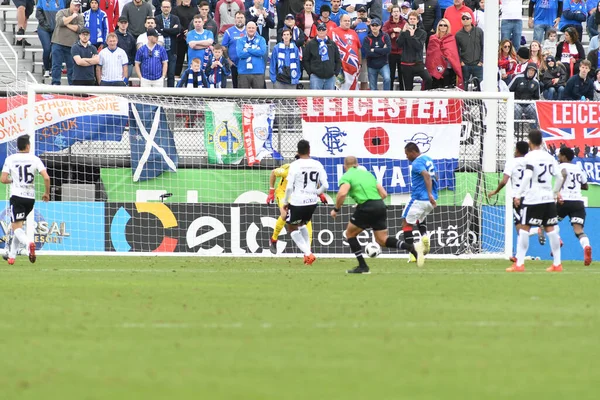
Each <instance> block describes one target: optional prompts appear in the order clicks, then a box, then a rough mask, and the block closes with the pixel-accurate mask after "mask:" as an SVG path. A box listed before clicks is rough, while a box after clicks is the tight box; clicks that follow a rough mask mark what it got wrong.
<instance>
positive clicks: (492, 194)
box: [488, 174, 510, 197]
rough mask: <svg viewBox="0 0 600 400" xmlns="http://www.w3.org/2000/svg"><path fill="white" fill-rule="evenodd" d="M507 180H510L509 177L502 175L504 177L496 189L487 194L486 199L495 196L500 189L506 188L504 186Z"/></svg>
mask: <svg viewBox="0 0 600 400" xmlns="http://www.w3.org/2000/svg"><path fill="white" fill-rule="evenodd" d="M509 179H510V176H509V175H506V174H504V176H503V177H502V180H501V181H500V182H498V187H497V188H496V189H495V190H492V191H491V192H489V193H488V197H492V196H495V195H497V194H498V193H500V191H501V190H502V188H504V186H506V184H507V183H508V180H509Z"/></svg>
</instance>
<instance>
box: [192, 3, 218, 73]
mask: <svg viewBox="0 0 600 400" xmlns="http://www.w3.org/2000/svg"><path fill="white" fill-rule="evenodd" d="M187 43H188V57H187V59H188V60H189V61H191V60H193V59H194V58H198V59H200V61H203V60H204V52H205V51H206V49H208V48H209V47H210V46H212V44H213V43H214V38H213V35H212V32H211V31H207V30H206V29H204V21H203V20H202V17H201V16H200V14H197V15H196V16H195V17H194V30H193V31H189V32H188V34H187ZM189 66H190V67H191V65H189ZM200 68H201V69H204V65H201V66H200Z"/></svg>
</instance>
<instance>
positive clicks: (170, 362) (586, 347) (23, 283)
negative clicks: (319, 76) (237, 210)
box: [0, 256, 600, 400]
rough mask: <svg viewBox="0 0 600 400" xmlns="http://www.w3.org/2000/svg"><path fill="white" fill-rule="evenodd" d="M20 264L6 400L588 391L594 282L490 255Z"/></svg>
mask: <svg viewBox="0 0 600 400" xmlns="http://www.w3.org/2000/svg"><path fill="white" fill-rule="evenodd" d="M354 265H355V261H354V260H351V259H344V260H339V259H318V260H317V262H316V263H315V264H314V265H313V266H312V267H305V266H304V265H302V261H301V259H299V258H297V259H287V258H284V259H270V258H269V259H267V258H265V259H252V258H242V259H240V258H238V259H233V258H218V259H216V258H201V257H188V258H175V257H165V258H157V257H85V258H84V257H57V256H54V257H49V256H46V257H44V256H41V257H39V258H38V262H37V263H36V264H33V265H32V264H29V263H28V261H27V258H26V257H19V258H18V259H17V264H16V265H14V266H8V265H6V264H5V265H3V266H2V267H1V268H0V296H1V297H0V348H1V349H2V350H1V352H0V368H1V372H2V373H1V374H0V398H2V399H45V400H47V399H61V400H64V399H210V400H215V399H257V400H265V399H303V400H304V399H340V400H349V399H374V400H375V399H376V400H381V399H436V400H437V399H461V400H462V399H511V400H512V399H544V400H548V399H578V400H582V399H597V398H598V396H599V395H598V388H599V387H600V368H598V365H599V362H600V339H599V336H600V333H599V328H600V311H599V310H600V308H599V304H600V273H599V271H598V269H597V268H596V267H595V266H594V265H592V266H591V267H583V265H581V264H579V263H570V262H566V263H564V264H563V266H564V267H565V272H563V273H560V274H550V273H546V272H545V268H546V267H547V266H548V265H547V263H546V262H542V261H531V262H527V263H526V268H527V272H526V273H523V274H508V273H505V272H504V268H505V267H507V266H508V265H509V263H508V262H503V261H487V260H482V261H479V260H469V261H458V260H452V261H442V260H429V261H428V262H427V263H426V265H425V267H424V268H422V269H418V268H417V267H416V266H414V265H407V264H406V263H405V261H404V260H390V259H375V260H370V265H371V268H372V271H373V273H372V274H371V275H361V276H354V275H352V276H351V275H347V274H345V273H344V272H345V270H346V269H348V268H351V267H354Z"/></svg>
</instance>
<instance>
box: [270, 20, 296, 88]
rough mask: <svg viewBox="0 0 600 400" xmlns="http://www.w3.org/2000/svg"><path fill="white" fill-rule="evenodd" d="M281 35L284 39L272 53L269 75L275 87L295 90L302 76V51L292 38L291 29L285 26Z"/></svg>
mask: <svg viewBox="0 0 600 400" xmlns="http://www.w3.org/2000/svg"><path fill="white" fill-rule="evenodd" d="M295 28H297V27H295ZM281 37H282V41H281V42H279V43H277V45H275V47H274V48H273V52H272V53H271V62H270V63H269V77H270V78H271V83H273V88H274V89H287V90H295V89H296V86H297V85H298V83H300V77H301V76H302V68H301V66H300V51H299V50H298V47H296V44H295V43H294V41H293V40H292V30H291V29H289V28H283V32H282V33H281Z"/></svg>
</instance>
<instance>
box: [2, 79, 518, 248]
mask: <svg viewBox="0 0 600 400" xmlns="http://www.w3.org/2000/svg"><path fill="white" fill-rule="evenodd" d="M512 96H513V95H512V94H511V93H479V92H460V91H428V92H417V91H414V92H377V91H364V92H363V91H357V92H345V91H335V92H324V91H311V90H302V91H285V90H279V91H275V90H264V91H260V90H244V89H239V90H238V89H222V90H211V89H175V88H161V89H156V88H113V87H76V86H71V87H64V86H46V85H30V86H28V88H27V96H22V98H23V101H21V102H20V103H19V102H15V101H13V103H16V104H17V106H15V108H13V110H11V111H12V112H13V114H15V115H22V114H23V113H25V115H26V118H25V121H27V124H22V125H23V126H22V129H23V132H22V133H25V132H35V134H34V135H35V138H36V140H35V141H32V147H33V146H35V149H32V151H36V154H39V155H40V157H41V158H42V160H43V161H44V162H45V163H46V165H47V166H48V170H49V173H50V175H51V178H52V193H51V202H50V203H47V204H44V203H42V202H41V201H39V200H38V201H37V202H36V212H35V213H32V214H34V215H32V218H33V221H29V222H28V224H27V226H28V234H30V235H31V236H32V237H34V238H35V240H36V242H37V246H38V249H39V250H40V251H41V253H42V254H44V253H46V254H121V255H125V254H155V255H186V254H187V255H193V254H199V255H229V256H271V253H270V252H269V249H268V247H269V237H270V236H271V233H272V230H273V228H274V227H275V222H276V219H277V216H278V214H279V212H278V209H277V207H276V206H275V205H267V204H265V201H266V197H267V194H268V191H269V177H270V174H271V171H272V170H273V169H274V168H276V167H279V166H280V165H282V164H285V163H289V162H291V161H293V158H294V155H295V152H296V145H297V142H298V141H299V140H300V139H302V138H304V139H307V140H309V141H310V143H311V156H312V157H313V158H316V159H318V160H319V161H321V162H322V163H323V164H324V166H325V167H326V170H327V173H328V180H329V182H330V191H329V192H328V193H327V196H328V198H329V199H330V201H331V200H332V199H334V198H335V194H336V190H337V182H338V180H339V178H340V176H341V174H343V167H342V163H343V158H344V157H346V156H348V155H354V156H356V157H358V159H359V163H360V164H361V166H363V167H365V168H366V169H367V170H369V171H370V172H372V173H373V174H374V175H375V176H376V178H377V179H378V181H379V182H381V183H382V184H383V186H384V187H385V188H386V190H387V191H388V193H389V196H388V198H387V199H386V203H387V204H388V224H389V231H390V234H393V235H396V236H400V235H401V234H402V233H401V214H402V210H403V208H404V205H405V204H406V202H407V200H408V199H409V197H410V165H409V162H408V160H406V157H405V155H404V145H405V144H406V143H407V142H409V141H414V142H415V143H417V145H419V147H420V149H421V151H422V152H423V153H425V154H428V155H429V156H431V157H432V159H433V160H434V163H435V164H436V167H437V171H438V182H439V185H440V194H439V200H438V207H437V208H436V209H435V210H434V212H433V214H432V215H430V216H429V217H428V219H427V220H426V221H425V223H426V226H427V228H428V235H429V236H430V238H431V244H432V251H431V257H456V256H462V257H506V256H508V255H510V253H511V252H512V235H513V230H512V211H511V202H510V201H509V200H510V197H509V196H510V194H509V193H508V192H505V193H504V194H503V195H501V196H497V197H495V198H492V199H488V198H487V192H489V191H490V190H493V189H494V188H495V187H496V185H497V183H498V181H499V180H501V179H502V170H503V168H504V164H505V162H506V160H507V159H508V158H509V157H511V156H512V148H513V146H514V132H513V123H512V120H513V97H512ZM19 113H21V114H19ZM21 123H22V121H21ZM490 135H491V136H492V137H491V138H490V137H489V136H490ZM14 138H16V136H14ZM33 142H35V143H33ZM3 145H4V144H3ZM7 148H8V149H7V152H10V145H8V146H7ZM38 197H41V196H38ZM4 200H5V201H6V200H7V199H4ZM330 208H331V207H330V206H322V205H320V206H319V207H318V208H317V212H316V213H315V216H314V219H313V233H312V243H313V251H314V252H315V253H316V254H318V255H321V256H325V257H329V256H331V257H338V256H339V257H345V256H349V255H350V251H349V247H348V245H347V243H346V241H345V239H344V230H345V226H346V224H347V222H348V220H349V216H350V215H351V212H352V204H351V202H350V201H347V202H346V205H345V206H344V209H343V210H342V213H341V214H342V215H341V218H337V219H336V220H332V219H331V218H330V217H329V210H330ZM3 228H5V226H3ZM372 240H373V236H372V232H365V233H363V234H362V235H361V236H360V237H359V242H360V243H361V244H363V245H365V244H367V243H368V242H370V241H372ZM278 245H279V252H280V254H279V256H296V255H297V254H298V251H297V249H296V247H295V245H294V244H293V243H292V241H291V240H290V238H289V235H287V234H285V229H284V230H283V232H282V234H281V236H280V240H279V244H278ZM383 256H384V257H386V256H389V257H406V254H399V253H397V252H392V251H389V252H388V251H385V249H384V252H383Z"/></svg>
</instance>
